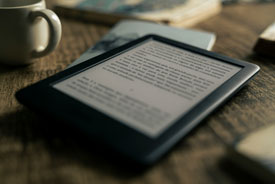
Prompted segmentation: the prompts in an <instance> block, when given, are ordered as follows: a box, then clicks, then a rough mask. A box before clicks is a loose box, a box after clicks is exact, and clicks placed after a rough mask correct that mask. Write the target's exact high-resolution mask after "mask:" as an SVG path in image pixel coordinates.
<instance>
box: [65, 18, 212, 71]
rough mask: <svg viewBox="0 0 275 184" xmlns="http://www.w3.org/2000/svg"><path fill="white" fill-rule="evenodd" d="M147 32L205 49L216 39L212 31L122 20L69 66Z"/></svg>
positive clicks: (208, 48) (209, 47)
mask: <svg viewBox="0 0 275 184" xmlns="http://www.w3.org/2000/svg"><path fill="white" fill-rule="evenodd" d="M147 34H157V35H160V36H164V37H167V38H170V39H173V40H176V41H179V42H184V43H187V44H190V45H192V46H196V47H199V48H202V49H207V50H211V48H212V47H213V45H214V43H215V40H216V36H215V34H213V33H208V32H203V31H197V30H192V29H183V28H174V27H171V26H166V25H161V24H156V23H151V22H146V21H137V20H124V21H120V22H119V23H117V24H116V25H115V26H114V27H113V28H112V29H111V30H110V32H109V33H108V34H106V35H105V36H104V37H103V39H102V40H100V41H99V42H97V43H96V44H95V45H94V46H92V47H91V48H89V49H88V50H87V51H86V52H85V53H84V54H82V55H81V56H80V57H79V58H78V59H77V60H76V61H74V62H73V63H72V64H71V65H70V66H73V65H76V64H79V63H81V62H83V61H86V60H88V59H90V58H93V57H95V56H98V55H99V54H102V53H104V52H106V51H108V50H111V49H113V48H115V47H119V46H121V45H123V44H125V43H127V42H130V41H132V40H134V39H137V38H139V37H142V36H144V35H147Z"/></svg>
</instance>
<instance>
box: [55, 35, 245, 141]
mask: <svg viewBox="0 0 275 184" xmlns="http://www.w3.org/2000/svg"><path fill="white" fill-rule="evenodd" d="M241 69H242V67H241V66H238V65H235V64H230V63H227V62H224V61H220V60H218V59H214V58H211V57H208V56H204V55H200V54H197V53H194V52H191V51H188V50H185V49H182V48H178V47H175V46H172V45H169V44H166V43H163V42H160V41H157V40H146V41H144V42H142V43H140V44H138V45H136V46H135V47H133V48H130V49H129V50H127V51H125V52H122V53H121V54H118V55H115V56H113V57H111V58H109V59H107V60H104V61H103V62H101V63H99V64H97V65H96V66H93V67H90V68H88V69H86V70H84V71H82V72H80V73H77V74H75V75H73V76H71V77H69V78H66V79H64V80H61V81H59V82H57V83H55V84H54V85H53V87H54V88H55V89H57V90H58V91H61V92H62V93H65V94H67V95H68V96H70V97H72V98H74V99H76V100H78V101H80V102H82V103H84V104H86V105H88V106H90V107H92V108H94V109H97V110H98V111H100V112H103V113H104V114H106V115H108V116H110V117H112V118H114V119H116V120H118V121H119V122H121V123H123V124H125V125H126V126H128V127H131V128H132V129H135V130H136V131H139V132H141V133H142V134H144V135H146V136H148V137H150V138H156V137H158V136H159V135H160V134H161V133H162V132H163V131H164V130H165V129H166V128H168V127H169V126H171V125H172V124H173V123H174V122H176V121H177V120H178V119H179V118H181V117H182V116H184V115H185V114H186V113H187V112H188V111H189V110H190V109H192V108H193V107H195V106H196V105H197V104H198V103H199V102H200V101H202V100H203V99H204V98H206V97H207V96H208V95H209V94H211V92H213V91H214V90H215V89H217V88H218V87H219V86H221V85H222V84H223V83H225V82H226V81H227V80H229V79H230V78H231V77H232V76H233V75H235V74H236V73H238V72H239V71H240V70H241ZM106 128H108V127H106Z"/></svg>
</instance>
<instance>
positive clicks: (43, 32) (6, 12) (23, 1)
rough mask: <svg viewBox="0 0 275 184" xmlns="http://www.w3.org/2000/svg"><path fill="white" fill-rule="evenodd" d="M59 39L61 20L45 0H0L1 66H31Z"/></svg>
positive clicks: (51, 48)
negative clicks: (35, 59) (47, 7)
mask: <svg viewBox="0 0 275 184" xmlns="http://www.w3.org/2000/svg"><path fill="white" fill-rule="evenodd" d="M60 39H61V23H60V20H59V18H58V17H57V15H56V14H55V13H54V12H53V11H51V10H49V9H46V5H45V1H44V0H0V63H4V64H9V65H24V64H30V63H31V62H32V61H33V60H32V59H33V58H37V57H42V56H45V55H47V54H49V53H50V52H52V51H53V50H54V49H55V48H56V47H57V45H58V43H59V41H60Z"/></svg>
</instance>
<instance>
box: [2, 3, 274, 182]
mask: <svg viewBox="0 0 275 184" xmlns="http://www.w3.org/2000/svg"><path fill="white" fill-rule="evenodd" d="M274 17H275V3H266V4H257V5H256V4H250V5H230V6H226V7H224V9H223V11H222V12H221V13H220V14H219V15H217V16H215V17H212V18H210V19H208V20H207V21H204V22H202V23H200V24H198V25H196V26H194V28H197V29H201V30H205V31H210V32H215V33H216V34H217V41H216V44H215V46H214V48H213V50H214V51H215V52H218V53H221V54H224V55H227V56H231V57H234V58H238V59H243V60H247V61H249V62H251V63H255V64H258V65H259V66H260V67H261V71H260V73H259V74H258V75H257V76H256V77H255V78H254V79H253V80H252V81H251V82H250V83H249V84H248V85H247V86H246V87H245V88H244V89H242V90H241V91H240V92H238V93H237V95H235V96H234V97H233V98H232V99H231V100H230V101H229V102H227V103H226V104H225V105H223V106H222V107H221V108H219V109H218V110H217V111H215V112H214V113H213V114H212V115H210V116H209V117H208V118H207V119H205V120H204V121H203V122H202V123H201V125H200V126H199V127H197V128H196V129H195V130H194V131H192V132H191V133H190V134H189V135H188V136H187V137H185V138H184V139H183V140H181V141H180V142H179V144H178V145H177V146H175V148H173V150H172V151H171V152H170V153H169V154H168V155H166V156H165V157H164V158H163V159H162V160H161V161H160V162H158V163H157V164H156V165H154V166H153V167H151V168H149V169H147V170H145V171H144V172H141V173H137V172H135V171H133V170H131V169H125V168H122V167H121V166H120V165H119V164H114V163H113V162H110V161H108V160H106V159H105V157H101V156H99V155H98V154H94V152H93V147H92V145H90V144H87V143H85V144H81V141H79V140H76V139H75V138H74V136H68V135H67V136H63V135H61V134H60V135H59V134H58V133H54V131H52V130H47V129H45V128H44V126H42V124H43V123H42V122H44V123H45V121H44V118H43V117H40V116H38V115H36V114H34V113H33V112H31V111H30V110H28V109H26V108H25V107H23V106H22V105H20V104H19V103H18V102H17V101H16V100H15V98H14V94H15V92H16V91H17V90H19V89H20V88H22V87H24V86H27V85H29V84H32V83H34V82H36V81H39V80H41V79H44V78H46V77H48V76H51V75H53V74H55V73H56V72H59V71H61V70H63V69H64V68H65V67H66V66H67V65H68V64H70V63H71V62H73V61H74V60H75V59H76V58H78V57H79V56H80V55H81V54H82V53H83V52H84V51H85V50H86V49H87V48H89V47H90V46H92V45H93V44H94V43H95V42H96V41H98V40H99V39H100V38H101V37H102V36H103V35H104V34H105V33H106V32H107V31H108V30H109V29H110V27H107V26H104V25H96V24H92V23H84V22H80V21H77V20H69V19H64V18H62V25H63V37H62V41H61V44H60V46H59V47H58V49H57V50H55V51H54V53H52V54H50V55H49V56H47V57H44V58H41V59H38V60H37V61H36V62H35V63H34V64H32V65H29V66H25V67H8V66H2V65H0V84H1V87H0V94H1V95H0V104H1V105H0V183H1V184H6V183H7V184H12V183H22V184H24V183H28V184H31V183H35V184H37V183H45V184H54V183H56V184H63V183H64V184H75V183H81V184H86V183H110V184H116V183H148V184H149V183H150V184H151V183H157V184H159V183H165V184H169V183H173V184H177V183H181V184H182V183H236V182H249V181H251V180H252V179H251V177H248V176H247V175H246V174H245V173H244V172H242V171H241V170H237V169H235V167H234V165H230V164H228V163H226V162H224V161H223V160H224V158H225V149H224V145H223V143H224V142H227V143H230V142H232V141H233V140H234V138H236V137H237V136H239V135H243V134H244V133H247V132H249V131H251V130H253V129H256V128H257V127H260V126H263V125H266V124H270V123H273V122H274V120H275V113H274V112H275V59H274V58H273V59H271V58H265V57H262V56H257V55H255V54H253V52H252V47H253V45H254V43H255V41H256V39H257V36H258V35H259V34H260V33H261V32H262V31H263V30H264V29H265V27H266V26H267V25H269V24H270V23H271V22H272V21H273V20H274ZM63 131H64V132H66V131H67V128H66V127H63ZM87 148H89V149H87Z"/></svg>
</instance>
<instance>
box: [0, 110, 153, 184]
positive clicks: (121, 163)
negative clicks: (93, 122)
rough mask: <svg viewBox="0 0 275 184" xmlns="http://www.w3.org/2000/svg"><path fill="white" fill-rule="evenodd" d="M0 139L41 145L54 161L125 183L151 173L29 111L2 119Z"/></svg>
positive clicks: (65, 127)
mask: <svg viewBox="0 0 275 184" xmlns="http://www.w3.org/2000/svg"><path fill="white" fill-rule="evenodd" d="M0 135H1V136H2V137H6V138H7V139H8V138H12V139H15V140H16V141H18V142H19V143H20V144H22V146H23V148H24V147H25V148H26V147H28V146H29V145H32V144H36V143H38V144H40V147H42V148H43V150H41V151H45V150H46V151H48V152H49V154H50V155H51V157H53V158H54V159H53V160H57V161H58V159H59V158H61V160H62V162H63V161H64V160H65V161H66V162H68V164H70V163H74V162H75V163H78V164H81V165H82V166H84V167H86V168H91V169H92V170H93V172H99V173H104V175H111V176H112V177H117V178H120V179H122V180H123V179H126V180H127V179H129V178H134V177H137V176H140V175H142V174H143V173H144V172H145V171H146V170H147V169H148V167H144V166H141V165H138V164H136V163H133V162H132V161H131V160H128V159H125V158H124V157H122V156H120V155H119V154H117V153H115V152H114V151H113V150H110V149H107V148H106V147H102V146H100V145H99V144H98V143H97V142H95V141H93V140H90V139H88V138H87V137H85V136H83V135H82V134H80V133H79V132H77V131H75V130H74V129H72V128H70V127H68V126H66V124H62V123H60V122H55V121H51V120H45V119H42V117H40V116H37V115H36V114H35V113H33V112H31V111H30V110H28V109H26V108H22V109H20V110H19V111H17V112H14V113H9V114H5V115H3V116H1V117H0ZM34 151H40V150H34ZM34 154H35V153H34ZM49 164H50V165H51V164H52V163H49Z"/></svg>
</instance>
